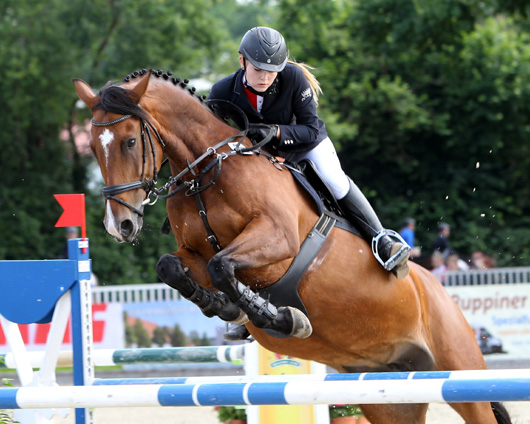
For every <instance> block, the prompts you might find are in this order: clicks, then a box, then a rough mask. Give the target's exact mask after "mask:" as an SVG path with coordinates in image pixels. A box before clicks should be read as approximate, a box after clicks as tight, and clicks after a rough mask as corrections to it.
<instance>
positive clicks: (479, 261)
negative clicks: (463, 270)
mask: <svg viewBox="0 0 530 424" xmlns="http://www.w3.org/2000/svg"><path fill="white" fill-rule="evenodd" d="M484 268H485V266H484V253H482V252H481V251H480V250H477V251H475V252H473V253H472V254H471V269H484Z"/></svg>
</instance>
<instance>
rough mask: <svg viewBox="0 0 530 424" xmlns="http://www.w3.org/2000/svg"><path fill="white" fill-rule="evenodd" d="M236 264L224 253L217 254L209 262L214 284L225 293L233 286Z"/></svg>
mask: <svg viewBox="0 0 530 424" xmlns="http://www.w3.org/2000/svg"><path fill="white" fill-rule="evenodd" d="M234 271H235V269H234V265H233V264H232V262H231V261H230V260H229V259H228V258H227V257H226V256H224V255H221V254H217V255H215V256H214V257H213V258H212V259H210V261H209V262H208V273H209V274H210V279H211V281H212V285H213V286H214V287H215V288H216V289H217V290H221V291H223V292H225V293H228V292H230V289H231V288H233V287H232V284H231V280H232V279H233V278H234Z"/></svg>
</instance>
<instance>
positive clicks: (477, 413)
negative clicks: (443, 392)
mask: <svg viewBox="0 0 530 424" xmlns="http://www.w3.org/2000/svg"><path fill="white" fill-rule="evenodd" d="M449 405H450V406H451V408H453V409H454V410H455V411H456V412H458V413H459V414H460V415H461V416H462V418H463V419H464V421H465V422H466V424H497V423H500V424H510V423H511V422H512V421H511V420H510V416H509V415H508V412H507V411H506V409H504V407H503V406H502V405H500V404H499V403H498V402H494V405H493V407H495V413H494V409H493V407H492V404H491V403H489V402H482V403H450V404H449Z"/></svg>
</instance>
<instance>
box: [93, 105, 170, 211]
mask: <svg viewBox="0 0 530 424" xmlns="http://www.w3.org/2000/svg"><path fill="white" fill-rule="evenodd" d="M132 116H133V115H123V116H122V117H121V118H117V119H113V120H112V121H106V122H96V121H94V118H92V121H91V122H92V125H94V126H95V127H108V126H111V125H115V124H118V123H120V122H123V121H125V120H127V119H129V118H132ZM139 119H140V127H141V129H142V146H143V153H142V156H143V163H142V177H141V179H140V180H139V181H134V182H130V183H123V184H116V185H111V186H105V187H103V190H102V192H103V195H104V196H105V197H106V198H107V199H112V200H114V201H116V202H118V203H120V204H122V205H123V206H126V207H128V208H129V209H130V210H132V211H133V212H135V213H137V214H138V215H139V216H141V217H143V216H144V214H143V212H142V211H141V210H139V209H137V208H135V207H134V206H132V205H130V204H129V203H127V202H125V201H124V200H122V199H120V198H119V197H116V196H115V194H120V193H124V192H126V191H130V190H136V189H140V188H141V189H144V190H145V192H146V193H147V199H146V200H149V193H150V192H151V191H153V190H154V189H155V186H156V183H157V179H158V169H157V167H156V149H155V145H154V143H153V138H152V137H151V131H152V132H153V133H154V134H155V135H156V138H157V139H158V142H159V143H160V145H161V146H162V149H164V148H165V147H166V145H165V143H164V141H163V140H162V137H160V134H159V133H158V131H157V130H156V128H155V127H154V126H153V124H151V123H150V122H149V121H146V120H144V119H141V118H139ZM147 140H149V145H150V146H151V154H152V155H153V179H152V180H151V179H149V178H146V177H145V165H146V161H147ZM143 204H145V203H143Z"/></svg>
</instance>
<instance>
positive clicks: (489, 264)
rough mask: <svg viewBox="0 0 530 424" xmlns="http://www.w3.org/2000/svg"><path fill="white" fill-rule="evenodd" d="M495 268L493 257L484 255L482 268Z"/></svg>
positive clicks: (495, 262) (495, 263)
mask: <svg viewBox="0 0 530 424" xmlns="http://www.w3.org/2000/svg"><path fill="white" fill-rule="evenodd" d="M496 267H497V261H496V260H495V258H494V257H493V256H490V255H486V256H484V268H486V269H489V268H496Z"/></svg>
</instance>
